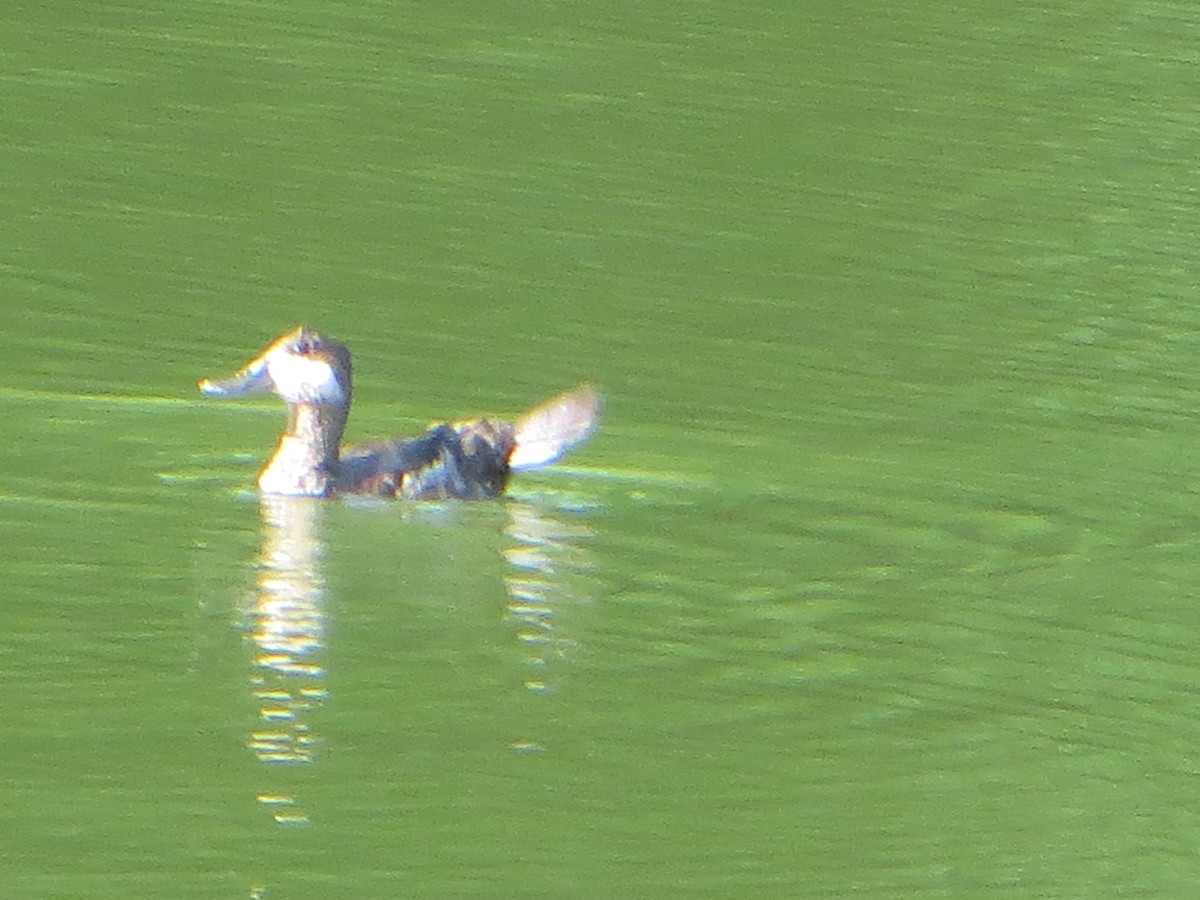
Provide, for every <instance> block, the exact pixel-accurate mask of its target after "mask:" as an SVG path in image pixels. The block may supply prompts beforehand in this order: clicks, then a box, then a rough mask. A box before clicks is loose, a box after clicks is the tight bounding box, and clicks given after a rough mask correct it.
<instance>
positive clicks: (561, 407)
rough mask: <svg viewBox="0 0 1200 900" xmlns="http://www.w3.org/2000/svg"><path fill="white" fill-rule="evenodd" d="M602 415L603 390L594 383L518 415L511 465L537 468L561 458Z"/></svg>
mask: <svg viewBox="0 0 1200 900" xmlns="http://www.w3.org/2000/svg"><path fill="white" fill-rule="evenodd" d="M599 418H600V392H599V391H597V390H596V389H595V388H594V387H592V386H591V385H590V384H581V385H580V386H579V387H577V388H574V389H573V390H570V391H567V392H566V393H565V394H559V395H558V396H557V397H551V398H550V399H549V400H546V401H545V402H543V403H539V404H538V405H537V406H535V407H534V408H533V409H531V410H529V411H528V412H526V413H525V414H524V415H522V416H521V417H520V418H519V419H517V423H516V426H515V434H514V438H515V446H514V448H513V452H512V455H511V456H510V457H509V458H508V465H509V467H510V468H512V469H534V468H537V467H538V466H548V465H550V463H552V462H557V461H558V460H559V459H561V458H562V455H563V454H564V453H566V452H567V451H568V450H570V449H571V448H572V447H574V446H575V445H576V444H580V443H582V442H583V441H585V440H587V439H588V437H589V436H590V435H591V433H592V431H594V430H595V428H596V421H597V420H598V419H599Z"/></svg>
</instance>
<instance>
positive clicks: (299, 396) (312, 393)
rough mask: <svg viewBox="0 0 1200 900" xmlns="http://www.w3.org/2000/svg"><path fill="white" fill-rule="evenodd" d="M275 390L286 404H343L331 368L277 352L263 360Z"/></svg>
mask: <svg viewBox="0 0 1200 900" xmlns="http://www.w3.org/2000/svg"><path fill="white" fill-rule="evenodd" d="M267 367H268V369H269V371H270V373H271V381H273V382H274V383H275V390H276V391H277V392H278V394H279V396H280V397H282V398H283V399H284V400H286V401H287V402H288V403H345V402H346V393H345V391H343V390H342V384H341V382H340V381H338V378H337V375H336V374H334V371H333V367H332V366H331V365H329V363H327V362H325V361H324V360H321V359H311V358H309V357H306V356H293V355H291V354H290V353H281V354H279V355H278V356H275V357H273V358H270V359H268V360H267Z"/></svg>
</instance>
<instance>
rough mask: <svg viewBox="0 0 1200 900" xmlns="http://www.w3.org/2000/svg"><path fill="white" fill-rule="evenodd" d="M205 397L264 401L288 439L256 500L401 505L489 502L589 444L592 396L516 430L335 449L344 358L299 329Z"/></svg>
mask: <svg viewBox="0 0 1200 900" xmlns="http://www.w3.org/2000/svg"><path fill="white" fill-rule="evenodd" d="M200 390H201V391H202V392H204V393H205V394H207V395H208V396H212V397H235V396H241V395H242V394H247V393H255V392H261V391H272V392H274V393H276V394H278V395H279V396H280V397H281V398H283V401H284V402H285V403H287V406H288V424H287V429H286V431H284V433H283V435H282V436H281V437H280V439H279V445H278V446H277V447H276V448H275V453H274V455H273V456H272V457H271V460H270V461H269V462H268V463H267V465H266V467H265V468H264V469H263V470H262V472H261V473H260V474H259V476H258V487H259V490H261V491H262V492H263V493H264V494H279V495H285V496H295V497H334V496H338V495H342V494H374V495H379V496H386V497H400V498H404V499H409V500H430V499H444V498H459V499H465V500H483V499H489V498H491V497H497V496H499V495H500V494H502V493H503V492H504V488H505V486H506V485H507V484H508V477H509V473H510V472H512V471H513V470H514V469H526V468H534V467H536V466H542V465H548V464H550V463H552V462H554V461H555V460H557V459H558V458H559V457H561V456H562V455H563V454H564V453H565V452H566V451H567V450H569V449H570V448H571V447H573V446H575V445H576V444H578V443H580V442H581V441H583V440H585V439H586V438H587V437H588V435H590V434H591V432H592V429H593V428H594V427H595V423H596V419H597V417H598V416H599V412H600V396H599V394H597V393H596V391H595V389H594V388H592V387H590V386H588V385H583V386H581V387H578V388H576V389H575V390H573V391H569V392H567V393H565V394H562V395H560V396H558V397H555V398H553V399H551V400H548V401H546V402H545V403H542V404H540V405H539V406H536V407H534V408H533V409H531V410H529V411H528V412H527V413H525V414H524V415H523V416H521V417H520V418H519V419H518V420H517V421H516V423H515V424H508V423H505V422H493V421H491V420H489V419H471V420H468V421H464V422H453V423H443V424H439V425H434V426H432V427H431V428H430V429H429V430H428V431H427V432H425V434H423V435H420V436H419V437H414V438H398V439H395V440H388V441H380V442H377V443H373V444H365V445H362V446H357V447H350V448H347V449H345V450H342V449H341V441H342V433H343V431H344V430H345V427H346V418H347V416H348V415H349V412H350V398H351V365H350V351H349V350H347V349H346V346H345V345H344V344H342V343H341V342H340V341H335V340H333V339H332V338H326V337H322V336H321V335H319V334H317V333H316V332H315V331H312V330H311V329H308V328H305V327H301V328H298V329H296V330H295V331H292V332H289V333H288V334H285V335H283V336H282V337H280V338H279V339H277V340H276V341H275V342H274V343H273V344H271V345H270V346H269V347H267V349H266V350H264V351H263V353H262V354H261V355H260V356H258V357H257V358H256V359H254V360H252V361H251V362H249V363H248V364H247V365H246V366H245V367H244V368H243V369H242V370H241V371H240V372H238V374H236V375H234V376H233V377H232V378H230V379H228V380H226V381H219V382H213V381H209V380H207V379H205V380H204V381H201V382H200Z"/></svg>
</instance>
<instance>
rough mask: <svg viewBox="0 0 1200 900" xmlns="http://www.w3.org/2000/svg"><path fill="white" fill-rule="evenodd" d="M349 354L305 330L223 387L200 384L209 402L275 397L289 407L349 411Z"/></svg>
mask: <svg viewBox="0 0 1200 900" xmlns="http://www.w3.org/2000/svg"><path fill="white" fill-rule="evenodd" d="M350 372H351V370H350V351H349V350H347V349H346V345H345V344H343V343H341V342H340V341H335V340H334V339H333V338H327V337H322V336H321V335H319V334H317V332H315V331H313V330H312V329H311V328H308V327H306V326H303V325H301V326H300V327H299V328H297V329H296V330H295V331H291V332H288V333H287V334H285V335H283V336H282V337H280V338H278V339H277V340H276V341H275V342H274V343H272V344H271V345H270V346H269V347H267V349H266V350H264V351H263V352H262V353H261V354H260V355H259V356H258V357H257V358H255V359H253V360H251V361H250V362H248V363H247V364H246V365H245V366H243V367H242V370H241V371H240V372H238V373H237V374H236V375H234V376H233V377H231V378H227V379H224V380H222V381H210V380H209V379H207V378H205V379H204V380H203V381H201V382H200V384H199V388H200V390H201V392H202V393H204V394H205V395H206V396H209V397H242V396H244V395H246V394H256V393H264V392H268V391H270V392H273V393H276V394H278V395H279V396H280V397H281V398H282V399H283V400H284V402H285V403H287V404H288V405H289V406H295V405H308V404H315V405H319V406H349V404H350Z"/></svg>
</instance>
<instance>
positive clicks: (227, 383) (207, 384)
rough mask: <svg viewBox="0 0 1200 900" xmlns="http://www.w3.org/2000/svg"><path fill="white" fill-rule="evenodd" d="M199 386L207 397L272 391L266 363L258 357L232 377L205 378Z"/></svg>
mask: <svg viewBox="0 0 1200 900" xmlns="http://www.w3.org/2000/svg"><path fill="white" fill-rule="evenodd" d="M197 387H198V388H200V393H202V394H204V395H205V396H206V397H244V396H245V395H246V394H261V393H263V392H265V391H270V390H271V387H272V385H271V376H270V375H269V374H267V365H266V363H265V362H264V361H263V360H261V359H256V360H255V361H254V362H252V363H250V365H248V366H246V368H244V369H242V371H240V372H238V373H237V374H236V375H234V376H233V377H232V378H226V379H224V380H223V381H210V380H209V379H207V378H205V379H204V380H203V381H201V382H200V383H199V384H198V385H197Z"/></svg>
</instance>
